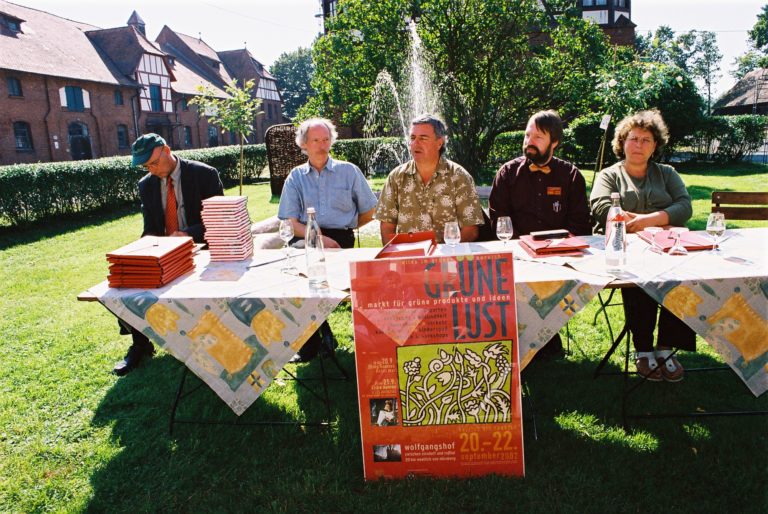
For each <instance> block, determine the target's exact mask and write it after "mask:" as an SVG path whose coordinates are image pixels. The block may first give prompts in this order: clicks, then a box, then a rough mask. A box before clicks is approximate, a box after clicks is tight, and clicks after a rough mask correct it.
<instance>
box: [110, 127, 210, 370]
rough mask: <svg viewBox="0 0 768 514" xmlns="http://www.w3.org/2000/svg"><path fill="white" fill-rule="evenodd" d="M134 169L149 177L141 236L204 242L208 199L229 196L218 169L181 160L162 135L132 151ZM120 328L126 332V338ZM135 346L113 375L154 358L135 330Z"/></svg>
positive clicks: (142, 193)
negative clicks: (204, 222)
mask: <svg viewBox="0 0 768 514" xmlns="http://www.w3.org/2000/svg"><path fill="white" fill-rule="evenodd" d="M131 153H132V155H133V165H134V166H143V167H144V168H145V169H146V170H147V171H148V172H149V173H147V174H146V175H145V176H144V177H142V179H141V180H139V198H140V199H141V214H142V215H143V217H144V230H143V232H142V234H141V235H142V236H190V237H192V238H193V239H194V240H195V242H196V243H202V242H203V232H204V227H203V221H202V218H201V212H202V210H203V200H205V199H206V198H210V197H212V196H219V195H223V194H224V188H223V186H222V184H221V179H220V178H219V172H218V171H217V170H216V168H213V167H211V166H208V165H207V164H203V163H202V162H197V161H190V160H187V159H182V158H180V157H177V156H175V155H174V154H173V152H172V151H171V148H170V147H169V146H168V145H167V144H166V143H165V139H163V138H162V137H160V136H159V135H157V134H152V133H150V134H144V135H143V136H141V137H139V138H138V139H137V140H136V141H135V142H134V143H133V146H132V147H131ZM126 328H128V327H124V326H123V325H122V324H121V333H126V332H125V329H126ZM130 333H131V336H132V338H133V344H132V345H131V347H130V348H129V349H128V354H127V355H126V356H125V359H123V360H122V361H120V362H118V363H117V365H115V367H114V369H113V370H112V371H113V372H114V373H115V374H116V375H119V376H123V375H126V374H128V373H130V372H131V371H132V370H133V369H135V368H136V367H137V366H138V365H139V363H140V362H141V361H142V359H144V357H150V356H152V355H153V354H154V353H155V348H154V347H153V346H152V343H151V342H150V341H149V339H147V337H146V336H145V335H144V334H142V333H141V332H138V331H137V330H135V329H133V328H130Z"/></svg>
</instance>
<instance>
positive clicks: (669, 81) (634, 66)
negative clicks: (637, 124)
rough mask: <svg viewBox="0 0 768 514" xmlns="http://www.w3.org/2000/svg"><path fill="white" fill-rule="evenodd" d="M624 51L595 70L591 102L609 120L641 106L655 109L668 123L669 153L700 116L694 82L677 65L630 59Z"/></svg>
mask: <svg viewBox="0 0 768 514" xmlns="http://www.w3.org/2000/svg"><path fill="white" fill-rule="evenodd" d="M632 59H633V56H632V54H631V53H625V54H624V55H623V56H622V58H621V59H618V60H617V62H616V63H615V64H614V65H613V67H611V68H606V69H603V70H598V71H597V72H596V74H597V76H598V80H599V81H598V86H597V88H596V89H595V103H596V104H597V105H598V106H599V108H598V112H602V113H607V114H610V115H611V116H612V118H613V123H614V124H615V123H618V121H619V120H620V119H621V118H623V117H624V116H627V115H628V114H631V113H633V112H636V111H639V110H643V109H658V110H659V111H660V112H661V115H662V117H663V118H664V121H665V122H666V123H667V125H668V126H669V131H670V140H669V145H668V147H667V150H666V151H667V155H669V154H670V153H671V152H672V150H673V149H674V147H675V146H676V145H678V144H679V142H681V141H682V140H683V139H684V138H685V137H687V136H688V135H689V134H691V133H692V131H693V130H694V127H695V126H696V124H697V122H698V121H699V120H700V119H701V112H702V107H703V100H702V98H701V95H699V93H698V91H697V88H696V84H694V83H693V81H692V80H691V79H690V78H689V77H688V76H687V75H686V74H685V73H684V72H683V70H681V69H680V68H678V67H677V66H674V65H669V64H659V63H645V62H641V61H638V60H632Z"/></svg>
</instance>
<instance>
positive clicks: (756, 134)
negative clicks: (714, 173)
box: [715, 114, 768, 162]
mask: <svg viewBox="0 0 768 514" xmlns="http://www.w3.org/2000/svg"><path fill="white" fill-rule="evenodd" d="M722 118H724V119H725V120H726V122H727V124H728V130H727V132H726V133H725V134H723V135H721V136H720V145H719V146H718V148H717V152H716V153H715V160H717V161H724V162H736V161H740V160H742V159H743V158H744V157H746V156H747V155H749V154H751V153H754V152H756V151H757V150H758V149H759V148H760V147H761V146H762V145H763V142H764V141H765V137H766V130H768V116H757V115H752V114H744V115H741V116H723V117H722Z"/></svg>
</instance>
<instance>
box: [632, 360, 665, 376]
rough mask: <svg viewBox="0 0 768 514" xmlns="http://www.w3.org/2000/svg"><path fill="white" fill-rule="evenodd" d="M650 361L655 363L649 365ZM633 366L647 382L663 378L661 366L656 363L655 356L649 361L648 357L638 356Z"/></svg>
mask: <svg viewBox="0 0 768 514" xmlns="http://www.w3.org/2000/svg"><path fill="white" fill-rule="evenodd" d="M651 362H653V364H656V365H655V366H653V367H651V366H652V364H651ZM635 367H636V368H637V374H638V375H640V376H641V377H645V379H646V380H648V381H649V382H661V381H662V380H664V377H663V376H662V374H661V366H659V365H658V364H657V363H656V359H655V358H654V360H653V361H650V360H649V357H638V358H637V360H635Z"/></svg>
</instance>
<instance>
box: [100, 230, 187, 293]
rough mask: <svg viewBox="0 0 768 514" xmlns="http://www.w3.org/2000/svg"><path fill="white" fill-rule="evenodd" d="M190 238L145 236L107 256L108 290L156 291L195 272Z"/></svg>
mask: <svg viewBox="0 0 768 514" xmlns="http://www.w3.org/2000/svg"><path fill="white" fill-rule="evenodd" d="M194 250H195V244H194V242H193V241H192V238H191V237H156V236H144V237H142V238H141V239H139V240H138V241H134V242H133V243H131V244H129V245H126V246H123V247H122V248H118V249H117V250H115V251H113V252H109V253H108V254H107V262H109V263H110V266H109V275H108V276H107V280H108V281H109V287H132V288H141V289H154V288H156V287H162V286H164V285H165V284H168V283H169V282H171V281H173V280H175V279H176V278H178V277H180V276H181V275H183V274H185V273H187V272H189V271H192V270H193V269H195V263H194V260H193V257H192V256H193V253H194Z"/></svg>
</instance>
